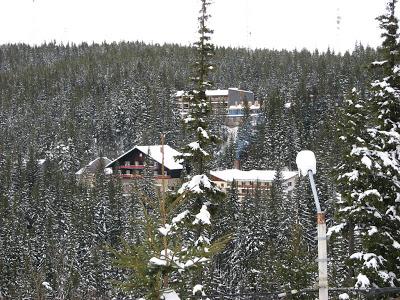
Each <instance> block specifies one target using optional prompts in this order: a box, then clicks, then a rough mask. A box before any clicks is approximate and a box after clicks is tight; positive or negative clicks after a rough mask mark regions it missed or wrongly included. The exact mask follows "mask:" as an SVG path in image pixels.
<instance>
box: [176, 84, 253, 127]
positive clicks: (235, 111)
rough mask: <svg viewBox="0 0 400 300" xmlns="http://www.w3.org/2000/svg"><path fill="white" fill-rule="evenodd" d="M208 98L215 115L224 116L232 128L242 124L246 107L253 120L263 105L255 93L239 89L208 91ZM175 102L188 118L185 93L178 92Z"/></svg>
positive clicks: (187, 102)
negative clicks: (255, 96) (256, 98)
mask: <svg viewBox="0 0 400 300" xmlns="http://www.w3.org/2000/svg"><path fill="white" fill-rule="evenodd" d="M206 96H207V100H208V101H209V104H210V106H211V108H212V111H213V113H215V114H219V115H223V116H224V118H225V124H226V125H228V126H231V127H233V126H238V125H239V124H240V122H241V120H242V118H243V116H244V114H245V112H244V111H245V109H246V106H247V108H248V110H249V114H250V116H251V117H252V118H253V119H254V118H256V117H257V116H258V115H259V113H260V108H261V103H260V102H259V101H258V100H255V98H254V93H253V92H251V91H245V90H240V89H237V88H229V89H227V90H207V91H206ZM175 102H176V106H177V108H178V110H179V112H180V114H181V116H182V117H184V116H186V115H187V114H188V113H189V111H190V107H189V101H188V96H187V94H186V93H185V92H183V91H178V92H177V93H176V94H175Z"/></svg>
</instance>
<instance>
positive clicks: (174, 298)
mask: <svg viewBox="0 0 400 300" xmlns="http://www.w3.org/2000/svg"><path fill="white" fill-rule="evenodd" d="M161 298H162V299H164V300H180V299H181V298H179V296H178V294H177V293H176V292H175V291H174V290H167V291H164V292H163V294H162V295H161Z"/></svg>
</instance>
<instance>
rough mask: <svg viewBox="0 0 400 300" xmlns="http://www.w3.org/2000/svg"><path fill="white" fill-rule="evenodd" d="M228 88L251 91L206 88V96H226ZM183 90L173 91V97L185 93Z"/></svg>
mask: <svg viewBox="0 0 400 300" xmlns="http://www.w3.org/2000/svg"><path fill="white" fill-rule="evenodd" d="M229 90H232V91H242V92H247V93H252V92H251V91H245V90H240V89H238V88H228V89H227V90H219V89H218V90H206V96H211V97H212V96H214V97H215V96H228V94H229ZM185 93H186V92H185V91H177V92H176V93H175V97H182V96H184V95H185Z"/></svg>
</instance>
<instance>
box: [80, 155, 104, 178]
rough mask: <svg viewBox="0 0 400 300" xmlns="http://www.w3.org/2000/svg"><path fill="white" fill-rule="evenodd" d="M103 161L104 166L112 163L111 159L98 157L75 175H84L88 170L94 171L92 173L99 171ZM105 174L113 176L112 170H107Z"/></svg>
mask: <svg viewBox="0 0 400 300" xmlns="http://www.w3.org/2000/svg"><path fill="white" fill-rule="evenodd" d="M101 159H102V160H103V164H104V166H105V165H108V164H110V162H111V159H109V158H107V157H97V158H96V159H94V160H92V161H91V162H89V163H88V164H87V165H86V166H84V167H83V168H81V169H79V171H78V172H76V173H75V175H82V174H83V173H84V172H85V171H86V170H88V171H92V172H93V171H95V169H97V168H98V167H99V166H100V160H101ZM90 169H91V170H90ZM104 174H106V175H109V174H112V171H111V173H110V170H107V169H105V170H104Z"/></svg>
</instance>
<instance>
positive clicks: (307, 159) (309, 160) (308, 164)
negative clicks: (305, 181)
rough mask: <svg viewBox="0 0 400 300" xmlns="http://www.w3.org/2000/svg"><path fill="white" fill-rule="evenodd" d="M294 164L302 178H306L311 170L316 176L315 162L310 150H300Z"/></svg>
mask: <svg viewBox="0 0 400 300" xmlns="http://www.w3.org/2000/svg"><path fill="white" fill-rule="evenodd" d="M296 164H297V168H298V169H299V174H301V175H302V176H307V174H308V171H309V170H311V172H312V173H313V174H317V161H316V159H315V155H314V152H312V151H310V150H302V151H300V152H299V153H297V157H296Z"/></svg>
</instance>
